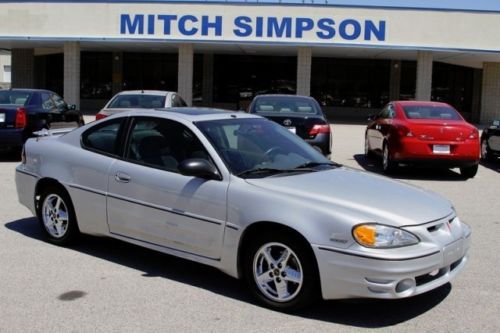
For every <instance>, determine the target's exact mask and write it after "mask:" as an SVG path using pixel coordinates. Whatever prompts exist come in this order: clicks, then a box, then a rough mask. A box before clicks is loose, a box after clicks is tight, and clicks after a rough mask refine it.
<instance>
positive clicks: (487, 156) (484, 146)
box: [481, 139, 493, 161]
mask: <svg viewBox="0 0 500 333" xmlns="http://www.w3.org/2000/svg"><path fill="white" fill-rule="evenodd" d="M481 158H482V159H483V160H484V161H492V160H493V156H492V155H491V152H490V148H489V147H488V141H487V140H486V139H483V141H481Z"/></svg>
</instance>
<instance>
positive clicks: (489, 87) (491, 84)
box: [480, 62, 500, 125]
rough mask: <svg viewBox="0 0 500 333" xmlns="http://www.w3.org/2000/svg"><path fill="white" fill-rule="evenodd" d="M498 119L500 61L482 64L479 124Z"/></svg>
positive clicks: (499, 108) (499, 106) (499, 112)
mask: <svg viewBox="0 0 500 333" xmlns="http://www.w3.org/2000/svg"><path fill="white" fill-rule="evenodd" d="M494 119H500V63H498V62H485V63H484V64H483V92H482V95H481V115H480V120H481V124H485V125H486V124H489V123H490V122H491V121H492V120H494Z"/></svg>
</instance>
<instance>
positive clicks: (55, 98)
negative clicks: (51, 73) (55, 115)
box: [52, 94, 68, 111]
mask: <svg viewBox="0 0 500 333" xmlns="http://www.w3.org/2000/svg"><path fill="white" fill-rule="evenodd" d="M52 100H53V101H54V103H55V105H56V107H57V108H58V109H59V110H62V111H64V110H66V109H67V108H68V106H67V104H66V102H65V101H64V100H63V99H62V97H61V96H59V95H57V94H52Z"/></svg>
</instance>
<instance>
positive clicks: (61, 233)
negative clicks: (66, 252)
mask: <svg viewBox="0 0 500 333" xmlns="http://www.w3.org/2000/svg"><path fill="white" fill-rule="evenodd" d="M38 221H39V222H40V226H41V227H42V230H43V232H44V233H45V236H46V237H47V240H48V241H49V242H51V243H54V244H58V245H67V244H70V243H71V242H73V241H74V240H75V239H76V237H77V236H78V234H79V233H80V231H79V229H78V225H77V222H76V216H75V211H74V208H73V204H72V203H71V199H70V197H69V195H68V194H67V193H66V191H65V190H64V189H62V188H60V187H57V186H51V187H48V188H46V189H45V190H44V191H43V192H42V194H41V195H40V201H39V205H38Z"/></svg>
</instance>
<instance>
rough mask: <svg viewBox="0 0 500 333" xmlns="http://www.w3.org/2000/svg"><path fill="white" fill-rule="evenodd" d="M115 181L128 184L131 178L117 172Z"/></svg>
mask: <svg viewBox="0 0 500 333" xmlns="http://www.w3.org/2000/svg"><path fill="white" fill-rule="evenodd" d="M115 180H116V181H117V182H120V183H128V182H129V181H130V176H129V175H127V174H126V173H123V172H117V173H116V175H115Z"/></svg>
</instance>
